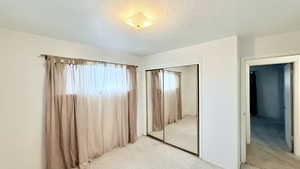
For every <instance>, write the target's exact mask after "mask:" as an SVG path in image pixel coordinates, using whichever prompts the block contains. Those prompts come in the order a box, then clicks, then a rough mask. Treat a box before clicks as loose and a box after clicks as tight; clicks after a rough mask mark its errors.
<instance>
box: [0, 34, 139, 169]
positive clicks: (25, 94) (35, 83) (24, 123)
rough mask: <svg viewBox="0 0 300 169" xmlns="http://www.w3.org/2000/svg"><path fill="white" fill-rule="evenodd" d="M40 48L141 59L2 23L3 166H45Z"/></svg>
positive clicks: (10, 168)
mask: <svg viewBox="0 0 300 169" xmlns="http://www.w3.org/2000/svg"><path fill="white" fill-rule="evenodd" d="M40 54H53V55H58V56H70V57H87V58H93V59H99V60H105V61H111V62H118V63H128V64H137V65H138V64H140V61H141V59H140V58H138V57H135V56H130V55H127V54H122V53H117V52H110V51H104V50H100V49H97V48H94V47H90V46H87V45H82V44H78V43H71V42H66V41H61V40H55V39H50V38H47V37H41V36H37V35H32V34H26V33H20V32H13V31H9V30H5V29H0V58H1V61H0V77H1V82H0V114H1V118H0V133H1V141H0V143H1V144H0V159H1V168H5V169H43V168H44V161H43V158H44V147H45V145H44V142H43V141H44V140H43V138H44V127H45V125H44V112H43V92H44V88H43V87H44V78H45V68H44V60H43V59H42V58H40V57H38V56H39V55H40ZM139 79H140V77H139ZM139 125H141V124H139Z"/></svg>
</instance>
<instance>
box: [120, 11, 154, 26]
mask: <svg viewBox="0 0 300 169" xmlns="http://www.w3.org/2000/svg"><path fill="white" fill-rule="evenodd" d="M125 22H126V23H127V24H128V25H129V26H132V27H134V28H136V29H142V28H146V27H149V26H151V25H153V20H152V19H150V18H149V17H146V16H145V15H144V14H143V13H142V12H139V13H137V14H135V15H132V16H130V17H128V18H127V19H126V20H125Z"/></svg>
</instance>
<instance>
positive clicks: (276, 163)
mask: <svg viewBox="0 0 300 169" xmlns="http://www.w3.org/2000/svg"><path fill="white" fill-rule="evenodd" d="M293 67H294V65H293V63H283V64H270V65H253V66H250V68H249V76H248V77H249V92H250V93H249V95H250V100H249V101H250V124H249V126H250V127H249V130H250V139H249V142H248V144H247V159H246V162H247V163H248V164H250V165H253V166H256V167H259V168H261V169H283V168H284V169H297V168H299V167H300V158H299V157H296V156H295V155H293V153H294V127H293V126H294V124H293V122H294V115H293V93H294V92H293V84H294V78H293V77H294V76H293V70H294V69H293ZM250 140H251V141H250Z"/></svg>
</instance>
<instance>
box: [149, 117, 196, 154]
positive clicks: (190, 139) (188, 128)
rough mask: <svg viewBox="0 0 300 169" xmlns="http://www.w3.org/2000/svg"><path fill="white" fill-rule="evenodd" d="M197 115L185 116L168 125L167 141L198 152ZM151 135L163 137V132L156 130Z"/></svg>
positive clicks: (166, 129) (166, 131) (166, 130)
mask: <svg viewBox="0 0 300 169" xmlns="http://www.w3.org/2000/svg"><path fill="white" fill-rule="evenodd" d="M197 133H198V132H197V116H190V115H188V116H184V117H183V118H182V120H179V121H177V122H176V123H172V124H169V125H167V126H166V128H165V142H167V143H170V144H172V145H176V146H178V147H181V148H183V149H185V150H188V151H191V152H194V153H197V152H198V150H197V147H198V144H197ZM150 135H152V136H154V137H157V138H160V139H162V137H163V133H162V132H161V131H156V132H152V133H150Z"/></svg>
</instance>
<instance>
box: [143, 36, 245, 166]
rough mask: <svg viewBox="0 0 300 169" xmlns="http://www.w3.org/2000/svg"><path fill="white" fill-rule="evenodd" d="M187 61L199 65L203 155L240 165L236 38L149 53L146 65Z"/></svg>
mask: <svg viewBox="0 0 300 169" xmlns="http://www.w3.org/2000/svg"><path fill="white" fill-rule="evenodd" d="M188 64H200V82H201V83H200V86H199V87H200V97H201V98H200V110H201V114H200V126H201V130H202V132H201V136H200V137H201V138H200V139H201V140H202V141H201V147H200V151H201V154H202V158H203V159H204V160H206V161H209V162H211V163H214V164H216V165H219V166H221V167H224V168H225V169H237V168H239V164H240V152H239V150H240V142H239V138H240V135H239V114H240V113H239V58H238V53H237V37H235V36H234V37H229V38H225V39H221V40H216V41H211V42H207V43H203V44H199V45H195V46H191V47H186V48H181V49H176V50H171V51H168V52H163V53H159V54H155V55H151V56H147V57H146V58H145V66H144V68H145V69H148V68H159V67H165V66H167V67H169V66H180V65H188ZM141 92H143V91H141ZM142 110H144V111H145V108H143V109H142Z"/></svg>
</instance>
